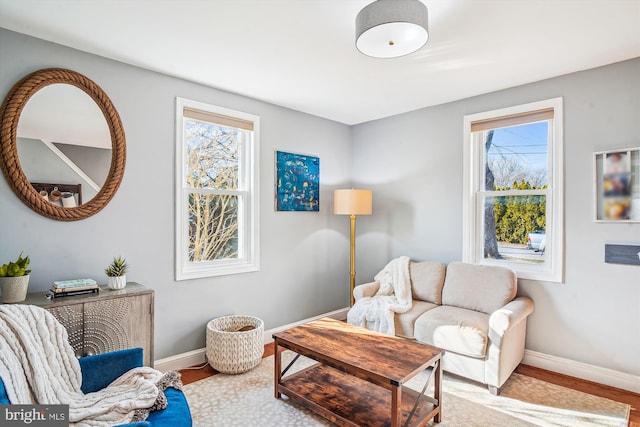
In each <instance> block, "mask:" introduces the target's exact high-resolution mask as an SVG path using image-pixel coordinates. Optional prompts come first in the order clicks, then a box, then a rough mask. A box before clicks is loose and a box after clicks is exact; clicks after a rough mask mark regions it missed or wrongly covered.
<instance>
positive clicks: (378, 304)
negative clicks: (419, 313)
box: [347, 256, 413, 335]
mask: <svg viewBox="0 0 640 427" xmlns="http://www.w3.org/2000/svg"><path fill="white" fill-rule="evenodd" d="M373 280H374V281H376V282H378V283H379V284H380V287H379V289H378V292H377V293H376V294H375V295H374V296H372V297H363V298H360V299H359V300H358V301H356V302H355V304H354V305H353V307H351V310H349V312H348V313H347V322H349V323H351V324H352V325H357V326H363V327H366V328H369V329H373V330H376V331H378V332H383V333H385V334H389V335H395V333H396V328H395V323H394V316H395V313H406V312H407V311H409V310H410V309H411V305H412V303H413V302H412V298H411V279H410V276H409V257H406V256H401V257H399V258H395V259H393V260H391V261H389V263H388V264H387V265H386V266H385V267H384V268H383V269H382V270H381V271H380V272H379V273H378V274H376V275H375V277H374V278H373Z"/></svg>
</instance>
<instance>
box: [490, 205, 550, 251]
mask: <svg viewBox="0 0 640 427" xmlns="http://www.w3.org/2000/svg"><path fill="white" fill-rule="evenodd" d="M546 204H547V201H546V196H543V195H530V196H499V197H485V198H484V199H483V210H484V224H483V229H484V240H483V241H484V248H483V251H482V253H483V257H484V258H485V259H487V258H491V259H500V260H506V261H515V262H525V263H542V262H544V261H545V247H546V235H545V229H546V209H547V206H546Z"/></svg>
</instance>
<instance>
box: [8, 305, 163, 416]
mask: <svg viewBox="0 0 640 427" xmlns="http://www.w3.org/2000/svg"><path fill="white" fill-rule="evenodd" d="M162 376H163V374H162V372H160V371H157V370H155V369H152V368H149V367H140V368H135V369H132V370H130V371H128V372H127V373H125V374H124V375H122V376H121V377H119V378H118V379H117V380H115V381H114V382H113V383H111V384H110V385H109V386H107V387H106V388H104V389H102V390H100V391H98V392H95V393H87V394H84V393H83V392H82V391H81V390H80V386H81V383H82V373H81V371H80V363H79V362H78V360H77V359H76V357H75V355H74V352H73V349H72V348H71V345H70V344H69V342H68V341H67V331H66V330H65V328H64V327H63V326H62V325H61V324H60V323H59V322H58V321H57V320H56V318H55V317H54V316H53V315H52V314H51V313H49V312H48V311H46V310H44V309H42V308H40V307H37V306H33V305H22V304H16V305H0V377H1V378H2V380H3V382H4V385H5V388H6V391H7V396H8V397H9V400H10V401H11V403H14V404H68V405H69V424H71V425H75V426H111V425H116V424H123V423H127V422H130V421H131V420H132V418H133V417H134V414H135V412H136V410H138V409H142V408H150V407H151V406H152V405H153V404H154V403H155V401H156V397H157V396H158V388H157V387H156V385H155V384H156V382H157V381H158V380H160V378H161V377H162Z"/></svg>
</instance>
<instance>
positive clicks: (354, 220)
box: [349, 215, 356, 307]
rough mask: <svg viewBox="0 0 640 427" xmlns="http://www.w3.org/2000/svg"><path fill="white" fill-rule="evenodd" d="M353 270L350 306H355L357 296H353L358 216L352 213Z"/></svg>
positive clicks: (350, 280) (350, 278) (350, 273)
mask: <svg viewBox="0 0 640 427" xmlns="http://www.w3.org/2000/svg"><path fill="white" fill-rule="evenodd" d="M350 218H351V264H350V266H351V270H350V272H349V283H350V284H351V286H350V288H349V289H350V291H349V295H351V298H350V307H353V304H354V302H355V297H354V296H353V289H354V288H355V287H356V216H355V215H351V217H350Z"/></svg>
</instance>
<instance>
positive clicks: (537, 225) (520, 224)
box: [463, 98, 564, 282]
mask: <svg viewBox="0 0 640 427" xmlns="http://www.w3.org/2000/svg"><path fill="white" fill-rule="evenodd" d="M562 121H563V120H562V98H554V99H549V100H545V101H539V102H534V103H530V104H526V105H520V106H516V107H509V108H504V109H500V110H494V111H487V112H484V113H477V114H471V115H468V116H465V117H464V168H463V169H464V185H463V187H464V189H463V191H464V200H463V211H464V212H463V218H464V223H463V239H464V241H463V260H464V261H467V262H472V263H478V264H490V265H503V266H505V267H509V268H511V269H512V270H514V271H515V272H516V273H517V274H518V277H520V278H524V279H532V280H542V281H550V282H562V281H563V268H564V267H563V253H564V250H563V234H564V233H563V216H564V213H563V212H564V210H563V196H562V192H563V179H562V165H563V161H562V153H563V148H562V140H563V133H562Z"/></svg>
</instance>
